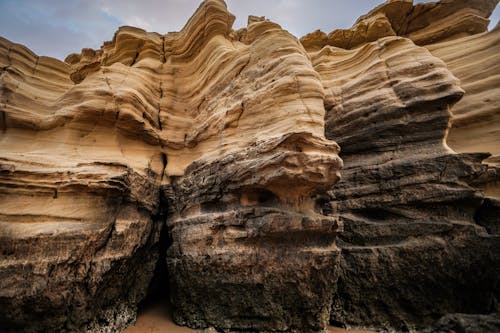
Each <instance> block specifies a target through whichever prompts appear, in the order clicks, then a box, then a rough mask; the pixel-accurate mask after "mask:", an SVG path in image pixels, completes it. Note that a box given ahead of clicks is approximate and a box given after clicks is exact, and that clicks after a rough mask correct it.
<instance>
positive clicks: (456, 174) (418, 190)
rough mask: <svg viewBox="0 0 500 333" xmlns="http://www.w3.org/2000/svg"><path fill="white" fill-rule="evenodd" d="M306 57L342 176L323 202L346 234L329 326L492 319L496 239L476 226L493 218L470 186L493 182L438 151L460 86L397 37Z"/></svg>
mask: <svg viewBox="0 0 500 333" xmlns="http://www.w3.org/2000/svg"><path fill="white" fill-rule="evenodd" d="M310 55H311V59H312V62H313V65H314V67H315V69H316V70H317V71H318V73H319V74H320V75H321V78H322V81H323V85H324V87H325V96H326V97H325V108H326V111H327V114H326V124H325V128H326V136H327V138H329V139H332V140H335V141H336V142H338V143H339V145H340V146H341V147H342V155H341V156H342V159H343V160H344V164H345V166H344V169H343V171H342V179H341V181H340V182H339V183H338V184H337V185H335V186H334V187H333V189H332V190H331V192H330V194H331V198H332V199H331V202H330V205H331V206H332V208H333V211H334V212H337V213H338V214H339V215H340V220H341V221H342V223H343V225H344V232H343V233H342V234H341V235H340V236H339V238H340V239H339V241H338V244H339V246H340V248H341V249H342V258H341V265H340V266H341V267H340V276H339V280H338V282H337V284H336V294H335V296H334V302H333V305H332V312H331V316H332V317H331V318H332V320H333V321H334V322H342V323H346V324H350V325H364V326H372V327H385V328H392V329H396V330H402V331H406V330H412V329H420V328H423V327H425V326H428V325H430V324H432V322H433V321H435V320H437V319H438V318H439V317H440V316H441V315H442V313H443V310H444V309H445V310H444V312H465V313H474V312H480V313H489V312H490V311H492V310H495V304H496V299H497V298H498V289H496V288H497V287H496V286H497V284H498V276H499V271H498V263H499V260H500V257H499V256H498V253H500V252H499V250H500V237H499V236H498V234H495V233H494V232H492V228H487V229H488V230H485V229H484V228H482V227H481V226H480V225H478V223H480V224H483V225H484V224H485V223H481V222H480V221H477V219H478V214H483V216H484V218H485V219H488V221H490V224H493V225H494V224H497V223H498V217H491V216H492V210H491V209H489V208H488V209H489V210H487V211H488V212H489V213H481V212H483V211H485V201H484V195H483V193H482V192H481V191H479V190H478V189H477V188H475V187H474V184H476V183H477V182H480V179H483V178H486V179H488V178H490V177H491V172H493V173H496V172H497V171H496V170H494V169H492V168H488V166H487V165H484V164H481V161H482V160H483V159H485V158H486V157H488V154H456V153H455V152H453V151H451V150H450V149H449V148H448V147H447V145H446V143H445V142H444V139H445V137H446V135H447V131H448V126H449V119H450V111H449V109H450V107H451V106H452V105H453V104H454V103H456V102H457V101H458V100H459V99H460V97H461V96H462V94H463V91H462V90H461V89H460V87H459V86H458V80H457V79H456V78H455V77H453V76H452V75H451V73H450V72H449V71H448V70H447V69H446V65H445V64H444V63H443V62H442V61H440V60H438V59H436V58H435V57H433V56H431V54H430V53H429V52H428V51H427V50H425V49H423V48H420V47H417V46H415V45H414V44H413V43H412V42H411V41H410V40H408V39H403V38H400V37H385V38H382V39H379V40H377V41H376V42H373V43H368V44H364V45H363V46H361V47H359V48H357V49H354V50H344V49H340V48H335V47H331V46H326V47H324V48H322V49H321V50H320V51H317V52H312V53H310ZM486 202H487V201H486ZM488 214H489V215H488ZM494 220H496V222H494ZM489 232H490V233H489Z"/></svg>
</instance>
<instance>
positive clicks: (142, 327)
mask: <svg viewBox="0 0 500 333" xmlns="http://www.w3.org/2000/svg"><path fill="white" fill-rule="evenodd" d="M195 332H196V330H193V329H190V328H186V327H181V326H177V325H176V324H174V322H173V321H172V316H171V314H170V310H169V308H168V306H164V305H154V306H151V307H149V308H147V309H145V310H144V311H142V312H140V313H139V316H138V318H137V322H136V323H135V325H134V326H131V327H129V328H127V329H126V330H125V331H124V333H195ZM329 332H330V333H346V332H348V333H374V332H372V331H362V330H345V329H342V328H337V327H330V329H329Z"/></svg>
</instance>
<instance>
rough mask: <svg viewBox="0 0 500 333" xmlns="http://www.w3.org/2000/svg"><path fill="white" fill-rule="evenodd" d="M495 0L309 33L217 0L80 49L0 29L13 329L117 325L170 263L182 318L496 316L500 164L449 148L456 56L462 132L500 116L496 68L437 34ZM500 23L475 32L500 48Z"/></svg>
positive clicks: (220, 321) (213, 322)
mask: <svg viewBox="0 0 500 333" xmlns="http://www.w3.org/2000/svg"><path fill="white" fill-rule="evenodd" d="M495 4H496V1H490V0H483V1H468V2H464V1H458V0H453V1H443V2H440V3H437V4H436V3H434V4H423V5H416V6H413V5H412V3H411V1H389V2H387V3H386V4H383V5H381V6H379V7H377V8H376V9H374V10H373V11H372V12H370V13H369V14H367V15H365V16H363V17H362V18H360V20H359V21H358V22H357V23H356V24H355V26H354V27H353V28H352V29H350V30H346V31H342V32H334V33H332V34H330V35H329V36H326V35H325V34H322V33H321V32H315V33H313V34H312V35H308V36H306V37H304V38H303V39H302V40H301V42H299V41H298V40H297V39H296V38H295V37H294V36H292V35H290V34H289V33H288V32H286V31H285V30H283V29H281V27H280V26H279V25H277V24H276V23H273V22H270V21H267V20H265V19H264V18H258V17H250V18H249V21H248V26H247V27H246V28H244V29H240V30H238V31H234V30H232V23H233V21H234V16H233V15H231V14H230V13H229V12H228V11H227V8H226V5H225V3H224V2H223V1H222V0H206V1H204V2H203V3H202V4H201V5H200V7H199V9H198V10H197V11H196V13H195V14H194V15H193V17H192V18H191V19H190V20H189V21H188V23H187V24H186V26H185V27H184V28H183V29H182V30H181V31H180V32H177V33H169V34H167V35H160V34H157V33H150V32H145V31H143V30H141V29H137V28H132V27H122V28H120V29H119V30H118V31H117V32H116V34H115V36H114V38H113V40H112V41H109V42H105V43H104V45H103V46H102V47H101V49H99V50H91V49H84V50H82V52H81V54H72V55H69V56H68V57H67V58H66V60H65V62H60V61H58V60H55V59H51V58H46V57H38V56H36V55H34V54H33V53H32V52H31V51H29V50H28V49H26V48H25V47H23V46H20V45H17V44H14V43H11V42H10V41H7V40H5V39H0V82H1V85H0V88H1V89H0V92H1V95H0V101H1V102H0V192H1V195H0V258H1V260H0V277H1V279H0V309H1V310H0V325H1V327H2V330H3V331H7V332H11V331H12V332H19V331H24V332H38V331H108V332H115V331H119V330H121V329H123V328H124V327H125V326H127V325H128V324H129V323H130V322H131V321H133V320H134V318H135V314H136V311H137V306H138V303H139V302H140V301H141V300H142V299H143V298H144V296H145V295H146V292H147V289H148V286H149V284H150V281H151V278H152V276H153V273H154V270H155V265H157V262H158V261H159V260H160V261H165V262H160V263H159V264H158V267H161V266H162V264H163V265H166V266H167V269H168V276H169V280H168V281H167V280H166V279H165V280H163V281H160V283H161V284H163V285H168V287H169V289H170V297H171V300H172V302H173V304H174V307H175V312H174V319H175V320H176V322H178V323H180V324H183V325H188V326H191V327H196V328H206V327H210V326H213V327H216V328H217V329H218V330H219V331H223V332H234V331H238V332H242V331H252V332H254V331H259V332H279V331H282V332H322V331H323V330H324V329H325V328H326V326H327V325H328V321H330V320H331V321H335V322H342V323H345V324H351V325H365V326H367V325H372V326H377V327H382V328H396V329H401V330H407V329H411V328H414V327H417V328H420V327H426V326H429V325H430V324H431V323H432V321H433V320H435V319H437V318H439V317H440V316H442V315H444V314H446V313H454V312H469V313H487V312H489V311H491V310H494V309H495V306H496V304H498V299H499V290H498V285H499V283H498V276H500V272H499V271H498V267H500V265H499V264H500V258H499V255H498V254H499V253H500V249H499V248H500V246H499V245H500V240H499V236H498V214H497V212H498V207H499V206H498V204H497V201H495V200H496V199H495V197H494V196H493V195H492V194H491V193H492V192H491V191H490V189H491V188H495V187H494V186H495V179H498V177H499V176H498V175H500V172H498V169H496V168H495V166H494V165H493V163H494V161H495V159H494V158H493V159H491V158H490V159H489V160H488V162H489V164H490V165H489V166H488V165H486V164H482V163H481V162H482V160H483V159H485V158H486V157H488V155H487V154H482V153H475V151H476V148H477V147H479V145H482V144H483V143H484V142H486V141H488V142H491V143H492V145H493V144H494V139H491V138H490V137H485V138H484V139H483V141H481V140H478V141H475V143H473V142H470V145H469V146H465V145H464V146H461V147H464V148H463V150H460V151H461V152H462V153H459V154H457V153H455V152H454V151H452V150H451V149H449V148H448V146H447V145H446V143H445V139H446V137H447V133H448V131H449V121H450V108H451V107H452V106H453V105H454V104H455V103H457V102H458V101H459V100H460V98H461V97H462V95H463V94H464V91H463V89H462V88H461V87H460V86H459V81H458V80H457V78H456V77H454V76H453V75H452V73H451V72H450V71H449V70H448V69H447V67H446V65H445V63H444V62H443V61H441V60H440V59H439V58H438V57H441V58H442V59H444V60H445V61H446V62H449V65H450V68H451V69H452V71H455V72H456V73H455V74H456V75H457V76H458V77H459V78H460V79H462V80H463V82H464V87H465V89H466V97H465V99H464V102H461V103H462V104H458V106H457V111H455V112H456V120H455V123H454V124H455V125H454V126H455V127H453V129H452V131H451V134H450V136H449V142H450V143H451V144H452V145H453V146H454V147H455V145H456V146H460V145H461V143H460V142H459V141H460V138H466V137H467V135H466V134H463V133H465V132H460V125H461V124H465V125H467V126H469V125H470V126H472V127H473V126H474V125H473V124H476V123H480V122H481V121H482V119H486V118H484V117H495V113H496V109H489V108H485V109H484V111H483V110H482V109H481V111H478V112H472V113H471V112H470V111H469V108H468V107H467V106H466V105H468V103H473V101H477V100H478V99H480V98H483V97H479V96H483V95H484V96H486V95H488V96H489V95H490V92H486V91H487V90H486V89H490V87H491V82H493V81H490V80H489V79H485V78H484V77H483V76H481V75H478V76H471V77H470V78H469V77H468V76H466V75H465V74H462V73H463V72H464V71H466V69H464V68H465V67H464V66H465V64H466V63H467V62H468V61H469V60H470V59H471V58H470V57H469V58H467V56H468V55H466V54H463V52H459V51H457V50H456V49H454V47H453V44H450V43H446V42H443V43H439V44H434V45H428V44H429V43H433V42H435V41H445V40H448V39H455V38H461V37H463V36H465V35H473V34H475V33H477V32H482V31H484V30H485V27H486V25H487V22H488V20H487V19H486V18H487V17H488V15H489V14H490V13H491V11H492V10H493V8H494V6H495ZM401 36H403V37H401ZM406 37H409V38H410V39H408V38H406ZM496 37H497V34H496V32H492V33H488V34H481V35H473V36H472V37H465V38H463V39H459V40H462V41H467V42H470V44H471V45H472V46H473V47H474V48H473V52H474V54H483V53H482V51H481V50H483V49H484V50H485V51H484V52H485V53H484V54H489V55H492V54H493V55H494V54H495V53H494V52H495V50H496V45H497V44H498V43H497V42H496ZM412 40H413V42H412ZM415 44H418V45H423V44H426V45H427V47H428V48H429V49H430V50H431V51H432V52H433V53H434V55H436V56H438V57H436V56H433V55H432V54H431V53H430V52H429V51H428V50H427V49H425V48H423V47H420V46H416V45H415ZM306 50H307V51H306ZM471 57H472V56H471ZM483 58H484V60H482V61H478V62H477V63H476V62H474V63H473V65H474V66H475V67H477V68H484V67H485V66H490V65H491V64H492V63H491V61H493V57H492V58H488V57H483ZM453 59H457V61H456V62H454V61H453ZM463 59H465V60H463ZM471 64H472V63H471ZM490 67H494V66H493V65H492V66H490ZM492 80H494V79H492ZM475 86H477V87H478V91H477V93H474V90H473V88H472V87H475ZM495 91H496V90H494V89H492V90H491V95H492V96H493V94H494V92H495ZM469 92H470V98H469V99H468V97H467V96H468V95H467V93H469ZM462 118H463V122H462V123H461V122H460V119H462ZM467 119H468V120H467ZM480 119H481V120H480ZM488 119H492V118H488ZM467 126H465V127H467ZM478 126H479V128H481V131H483V130H484V129H485V128H486V124H483V123H480V125H478ZM325 133H326V135H325ZM461 133H462V134H461ZM492 137H494V133H493V134H492ZM454 138H458V139H454ZM332 140H335V141H336V142H338V143H339V144H340V146H341V147H342V151H343V159H344V163H345V167H344V169H343V171H342V179H340V169H341V168H342V166H343V162H342V160H341V159H340V158H339V156H338V154H339V151H340V149H339V146H338V145H337V143H335V142H334V141H332ZM454 142H456V144H455V143H454ZM467 142H468V141H467ZM495 154H496V153H495ZM492 184H493V185H492ZM480 188H481V189H485V191H486V193H487V195H488V197H486V199H485V196H484V193H483V192H482V191H481V190H480ZM488 191H489V192H488ZM476 222H477V223H476ZM343 225H344V230H343V229H342V228H343V227H342V226H343ZM162 232H163V234H162V235H163V236H162V237H161V238H160V233H162ZM339 233H341V234H340V236H338V235H339ZM337 238H338V239H337ZM160 239H161V240H160ZM337 245H340V246H337ZM167 247H168V250H167V249H166V248H167ZM159 258H160V259H159ZM152 287H155V286H152ZM153 289H154V288H153Z"/></svg>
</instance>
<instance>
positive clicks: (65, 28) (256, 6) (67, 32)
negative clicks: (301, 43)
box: [0, 0, 500, 60]
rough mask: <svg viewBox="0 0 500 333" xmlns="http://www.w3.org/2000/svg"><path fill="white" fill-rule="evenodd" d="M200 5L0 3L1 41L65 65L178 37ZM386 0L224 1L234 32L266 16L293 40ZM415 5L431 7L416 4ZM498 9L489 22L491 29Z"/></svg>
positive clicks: (174, 0) (167, 0) (174, 1)
mask: <svg viewBox="0 0 500 333" xmlns="http://www.w3.org/2000/svg"><path fill="white" fill-rule="evenodd" d="M200 2H201V0H0V36H2V37H4V38H7V39H9V40H11V41H13V42H15V43H20V44H23V45H25V46H27V47H28V48H30V49H31V50H32V51H34V52H35V53H36V54H38V55H46V56H52V57H55V58H58V59H61V60H63V59H64V58H65V57H66V56H67V55H68V54H70V53H79V52H80V50H81V49H82V48H84V47H90V48H94V49H97V48H99V47H100V46H101V45H102V43H103V42H104V41H106V40H111V39H112V37H113V34H114V32H115V31H116V30H117V29H118V27H119V26H122V25H132V26H136V27H140V28H143V29H145V30H147V31H156V32H159V33H166V32H169V31H179V30H180V29H182V27H183V26H184V24H185V23H186V22H187V20H188V19H189V17H191V15H192V14H193V13H194V12H195V10H196V9H197V8H198V5H199V4H200ZM382 2H384V0H226V3H227V5H228V8H229V11H230V12H231V13H233V14H234V15H236V22H235V24H234V26H233V27H234V28H235V29H238V28H241V27H244V26H246V21H247V17H248V15H257V16H265V17H266V18H268V19H270V20H272V21H274V22H276V23H279V24H280V25H281V26H282V27H283V28H285V29H287V30H288V31H290V32H291V33H292V34H294V35H295V36H297V37H299V38H300V37H302V36H303V35H305V34H307V33H309V32H312V31H314V30H316V29H321V30H323V31H324V32H326V33H328V32H330V31H332V30H334V29H340V28H349V27H351V26H352V24H353V23H354V22H355V21H356V19H357V18H358V17H359V16H361V15H363V14H366V13H367V12H369V11H370V10H371V9H372V8H374V7H375V6H377V5H379V4H380V3H382ZM414 2H415V3H417V2H430V0H419V1H414ZM499 18H500V6H498V8H497V9H496V10H495V12H494V13H493V15H492V17H491V18H490V19H491V21H492V23H491V24H490V28H492V27H493V26H494V25H495V24H496V23H497V22H498V20H499Z"/></svg>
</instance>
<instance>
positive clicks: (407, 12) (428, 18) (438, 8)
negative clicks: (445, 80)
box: [300, 0, 498, 51]
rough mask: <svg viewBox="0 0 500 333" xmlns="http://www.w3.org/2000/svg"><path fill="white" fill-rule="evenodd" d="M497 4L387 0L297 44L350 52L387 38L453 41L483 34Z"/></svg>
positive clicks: (310, 48)
mask: <svg viewBox="0 0 500 333" xmlns="http://www.w3.org/2000/svg"><path fill="white" fill-rule="evenodd" d="M497 3H498V0H471V1H463V0H445V1H439V2H429V3H419V4H416V5H413V0H389V1H386V2H385V3H384V4H382V5H380V6H378V7H376V8H375V9H373V10H372V11H370V12H369V13H368V14H366V15H363V16H361V17H360V18H359V19H358V20H357V21H356V23H355V24H354V25H353V26H352V27H351V28H350V29H338V30H334V31H332V32H330V33H329V34H326V33H324V32H322V31H320V30H317V31H315V32H313V33H310V34H307V35H305V36H303V37H302V38H301V39H300V41H301V42H302V44H303V45H304V47H305V48H306V49H307V50H308V51H314V50H318V49H321V48H322V47H324V46H327V45H330V46H335V47H340V48H344V49H352V48H356V47H359V46H361V45H363V44H365V43H370V42H374V41H376V40H377V39H379V38H383V37H388V36H402V37H406V38H409V39H411V40H413V42H414V43H415V44H417V45H427V44H432V43H436V42H440V41H445V40H453V39H457V38H461V37H464V36H470V35H474V34H477V33H481V32H484V31H486V30H487V29H488V24H489V22H490V21H489V20H488V17H489V16H490V15H491V13H492V12H493V10H494V9H495V6H496V5H497Z"/></svg>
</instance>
